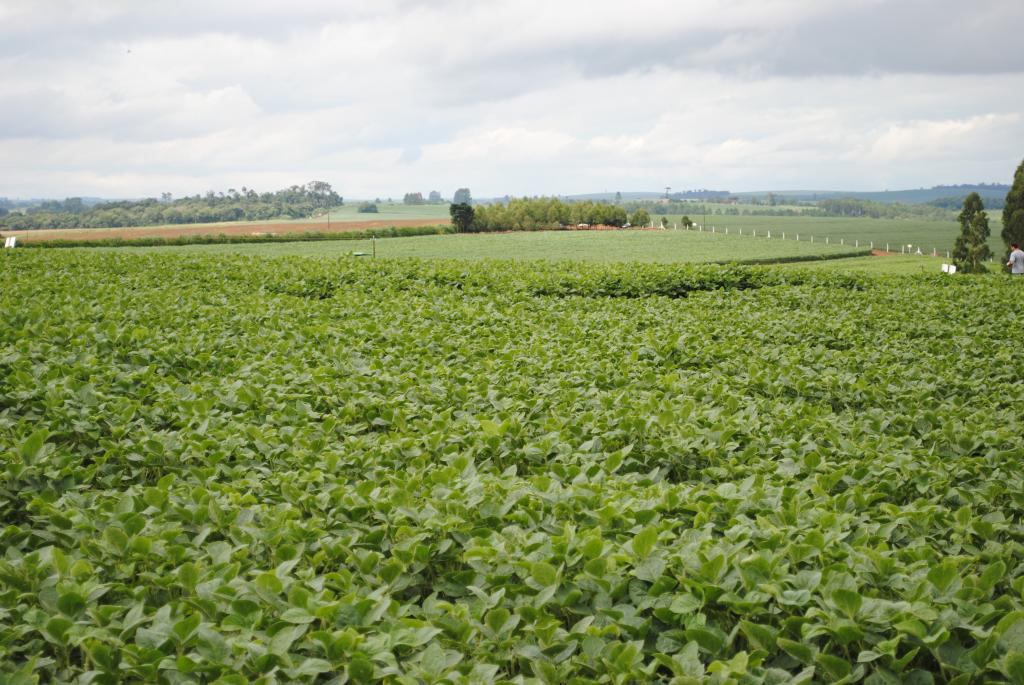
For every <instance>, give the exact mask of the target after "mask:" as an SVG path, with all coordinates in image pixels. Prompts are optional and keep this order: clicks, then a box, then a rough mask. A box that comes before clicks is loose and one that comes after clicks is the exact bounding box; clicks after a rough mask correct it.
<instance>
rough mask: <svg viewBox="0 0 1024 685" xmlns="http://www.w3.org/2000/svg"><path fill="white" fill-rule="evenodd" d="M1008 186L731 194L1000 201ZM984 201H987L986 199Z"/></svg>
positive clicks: (915, 201) (805, 199)
mask: <svg viewBox="0 0 1024 685" xmlns="http://www.w3.org/2000/svg"><path fill="white" fill-rule="evenodd" d="M1009 190H1010V186H1008V185H1003V184H1001V183H975V184H971V183H963V184H960V185H952V186H933V187H931V188H918V189H916V190H877V191H868V192H856V191H849V190H772V191H768V190H763V191H757V192H747V193H734V195H735V196H736V197H739V198H741V199H744V200H749V199H752V198H759V199H764V198H766V197H767V196H768V193H769V192H771V193H774V194H775V196H776V197H779V198H786V199H787V200H797V201H801V202H814V201H816V200H836V199H839V198H853V199H855V200H871V201H872V202H885V203H895V202H900V203H903V204H906V205H919V204H927V203H930V202H934V201H935V200H943V199H947V198H958V199H960V200H961V201H962V200H963V198H965V197H967V196H968V195H969V194H970V193H978V195H981V197H982V200H992V199H997V200H999V202H1000V204H1001V203H1002V201H1003V200H1005V199H1006V193H1007V192H1009ZM986 204H989V203H988V202H986Z"/></svg>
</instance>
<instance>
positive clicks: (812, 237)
mask: <svg viewBox="0 0 1024 685" xmlns="http://www.w3.org/2000/svg"><path fill="white" fill-rule="evenodd" d="M811 242H812V243H813V242H814V236H813V235H812V236H811Z"/></svg>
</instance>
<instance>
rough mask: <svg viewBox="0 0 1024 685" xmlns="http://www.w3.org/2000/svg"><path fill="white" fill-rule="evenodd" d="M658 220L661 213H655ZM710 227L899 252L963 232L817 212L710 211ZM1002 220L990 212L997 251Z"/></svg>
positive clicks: (955, 227)
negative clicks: (777, 214)
mask: <svg viewBox="0 0 1024 685" xmlns="http://www.w3.org/2000/svg"><path fill="white" fill-rule="evenodd" d="M652 218H653V219H654V221H655V222H656V223H657V222H659V221H660V219H661V217H658V216H653V217H652ZM667 218H668V220H669V221H670V222H673V223H675V224H678V223H679V220H680V216H679V215H675V216H669V217H667ZM690 219H691V220H693V221H696V222H697V223H698V224H699V223H701V222H702V221H705V217H704V216H703V215H691V216H690ZM706 224H707V229H708V230H710V229H711V227H712V226H713V227H714V228H715V230H716V231H722V230H725V229H726V228H728V229H729V231H730V232H736V231H738V230H741V229H742V230H743V232H744V233H748V234H749V233H750V232H751V231H753V230H757V231H758V233H760V232H762V231H769V230H770V231H771V232H772V235H778V234H780V233H783V232H785V233H786V235H787V237H792V236H794V235H796V234H798V233H799V234H800V238H801V240H808V239H809V238H810V236H814V239H815V241H823V240H824V239H825V238H826V237H827V238H828V239H829V240H830V242H837V241H839V240H840V239H842V240H845V241H846V242H847V243H849V242H851V241H858V240H859V241H860V242H861V244H862V245H863V244H871V243H874V246H875V248H877V249H885V247H886V245H888V246H889V249H890V251H895V252H899V251H900V245H901V244H902V245H907V244H911V245H914V247H915V249H916V248H917V247H922V248H923V249H924V250H925V251H927V252H929V253H930V252H931V251H932V249H933V248H934V249H935V250H937V251H938V252H939V253H940V254H942V253H944V252H945V251H946V250H952V249H953V243H954V242H955V241H956V237H957V235H959V233H960V225H959V224H958V223H956V222H955V221H949V222H946V221H924V220H921V219H870V218H855V217H817V216H780V217H774V216H750V215H739V216H728V215H711V214H709V215H707V217H706ZM1002 228H1003V224H1002V221H1001V220H1000V219H999V212H990V213H989V230H990V237H989V246H990V247H991V248H992V251H993V252H994V253H996V254H997V255H1003V254H1005V252H1006V248H1005V246H1004V245H1003V241H1002V239H1001V238H1000V237H999V232H1000V231H1002Z"/></svg>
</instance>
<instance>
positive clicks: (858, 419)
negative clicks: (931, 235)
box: [0, 239, 1024, 685]
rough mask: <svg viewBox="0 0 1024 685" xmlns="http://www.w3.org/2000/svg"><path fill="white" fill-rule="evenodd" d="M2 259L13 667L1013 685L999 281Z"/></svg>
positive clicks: (1012, 292) (1012, 405)
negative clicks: (1008, 684) (1007, 684)
mask: <svg viewBox="0 0 1024 685" xmlns="http://www.w3.org/2000/svg"><path fill="white" fill-rule="evenodd" d="M412 240H413V239H408V240H407V241H404V242H411V241H412ZM0 270H2V272H3V273H4V275H5V285H4V288H3V289H2V290H0V379H2V383H0V444H2V448H3V449H2V454H3V464H2V467H3V468H2V470H0V474H2V475H0V517H2V520H3V522H4V527H3V528H2V529H0V548H2V557H0V673H2V676H0V678H2V679H3V680H4V681H5V682H26V683H27V682H36V681H38V682H66V683H86V682H91V683H119V682H138V683H142V682H145V683H206V682H217V683H240V684H243V683H245V684H248V683H281V682H297V683H339V684H340V683H347V682H351V683H371V682H388V683H409V684H413V683H484V682H486V683H570V682H572V683H636V682H666V683H679V684H684V683H701V682H710V683H793V682H802V683H830V682H834V683H838V682H848V683H852V682H864V683H870V684H871V685H881V684H884V683H936V682H943V683H982V682H1024V601H1022V592H1024V563H1022V559H1024V547H1022V541H1024V531H1022V528H1021V517H1022V514H1024V463H1022V459H1024V441H1022V435H1024V419H1022V412H1021V407H1022V406H1024V384H1022V383H1021V382H1020V374H1021V369H1024V345H1021V344H1020V339H1021V337H1020V336H1021V333H1022V329H1021V326H1020V324H1019V323H1018V322H1014V321H1013V320H1012V319H1009V318H1008V317H1007V316H1005V313H1006V312H1009V311H1013V310H1015V309H1016V308H1017V307H1019V303H1020V298H1021V289H1020V287H1019V286H1020V285H1021V284H1020V283H1018V282H1015V281H1012V280H1011V279H1009V278H1008V277H1001V276H996V275H991V276H982V277H943V276H941V275H936V276H934V277H926V276H924V277H922V276H918V277H892V276H889V277H878V276H869V275H863V274H837V273H829V272H818V271H810V270H804V269H798V268H787V269H779V268H761V267H738V266H711V265H700V266H698V265H662V264H639V263H628V264H598V263H588V264H581V263H569V262H553V263H549V262H544V261H537V262H529V263H525V262H523V263H519V262H511V261H488V260H484V261H478V262H468V261H448V260H412V259H406V260H403V259H377V260H366V259H354V258H321V259H310V258H303V257H282V258H280V259H263V258H259V257H253V256H239V255H224V254H219V255H201V254H190V253H181V252H163V251H161V252H159V253H149V254H142V253H132V252H128V251H119V252H102V251H96V250H92V251H84V250H38V251H33V250H22V251H19V250H8V251H5V253H4V254H0ZM908 303H913V312H912V314H910V313H908Z"/></svg>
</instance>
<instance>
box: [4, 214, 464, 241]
mask: <svg viewBox="0 0 1024 685" xmlns="http://www.w3.org/2000/svg"><path fill="white" fill-rule="evenodd" d="M447 223H448V219H397V220H391V221H332V222H331V227H330V229H328V228H327V223H326V222H323V221H320V222H315V223H314V222H310V223H278V224H270V223H253V224H236V223H231V224H183V225H180V226H149V227H144V228H73V229H63V230H62V229H45V230H39V231H4V232H3V234H4V235H8V236H10V235H13V236H17V237H18V240H19V242H32V241H35V240H60V239H61V238H66V239H68V240H104V239H107V238H124V239H125V240H131V239H132V238H151V237H161V238H174V237H177V236H179V235H218V234H221V233H223V234H227V235H260V234H273V235H280V234H282V233H310V232H320V233H328V232H329V233H346V232H349V231H365V230H368V229H371V228H389V227H391V226H436V225H439V224H447Z"/></svg>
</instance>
